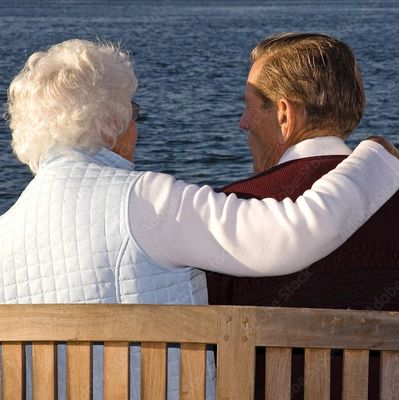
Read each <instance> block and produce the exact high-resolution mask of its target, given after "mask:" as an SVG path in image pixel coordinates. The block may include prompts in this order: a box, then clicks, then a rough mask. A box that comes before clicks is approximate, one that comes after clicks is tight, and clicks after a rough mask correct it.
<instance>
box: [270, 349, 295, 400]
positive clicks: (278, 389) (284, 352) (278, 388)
mask: <svg viewBox="0 0 399 400" xmlns="http://www.w3.org/2000/svg"><path fill="white" fill-rule="evenodd" d="M291 353H292V351H291V349H289V348H281V347H268V348H267V349H266V399H279V400H290V398H291V390H290V389H291Z"/></svg>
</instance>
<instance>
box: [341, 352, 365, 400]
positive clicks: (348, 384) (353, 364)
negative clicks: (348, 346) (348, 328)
mask: <svg viewBox="0 0 399 400" xmlns="http://www.w3.org/2000/svg"><path fill="white" fill-rule="evenodd" d="M368 379H369V352H368V351H367V350H345V351H344V367H343V393H342V399H343V400H367V399H368Z"/></svg>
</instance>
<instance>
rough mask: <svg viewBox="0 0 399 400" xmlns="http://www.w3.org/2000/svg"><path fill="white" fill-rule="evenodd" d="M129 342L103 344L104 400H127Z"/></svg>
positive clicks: (128, 391)
mask: <svg viewBox="0 0 399 400" xmlns="http://www.w3.org/2000/svg"><path fill="white" fill-rule="evenodd" d="M129 355H130V346H129V342H105V343H104V400H114V399H129V393H130V390H129V389H130V387H129Z"/></svg>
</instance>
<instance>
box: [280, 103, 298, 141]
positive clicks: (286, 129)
mask: <svg viewBox="0 0 399 400" xmlns="http://www.w3.org/2000/svg"><path fill="white" fill-rule="evenodd" d="M277 118H278V123H279V125H280V130H281V142H282V143H280V144H285V143H287V142H288V140H289V138H290V137H291V136H292V134H293V132H294V129H295V123H296V114H295V107H294V105H293V103H292V102H291V101H289V100H287V99H286V98H281V99H280V100H279V101H278V103H277Z"/></svg>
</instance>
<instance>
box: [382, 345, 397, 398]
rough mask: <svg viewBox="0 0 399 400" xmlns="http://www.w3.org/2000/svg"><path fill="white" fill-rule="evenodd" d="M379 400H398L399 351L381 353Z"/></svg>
mask: <svg viewBox="0 0 399 400" xmlns="http://www.w3.org/2000/svg"><path fill="white" fill-rule="evenodd" d="M380 371H381V375H380V379H381V384H380V399H381V400H398V398H399V351H383V352H381V370H380Z"/></svg>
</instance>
